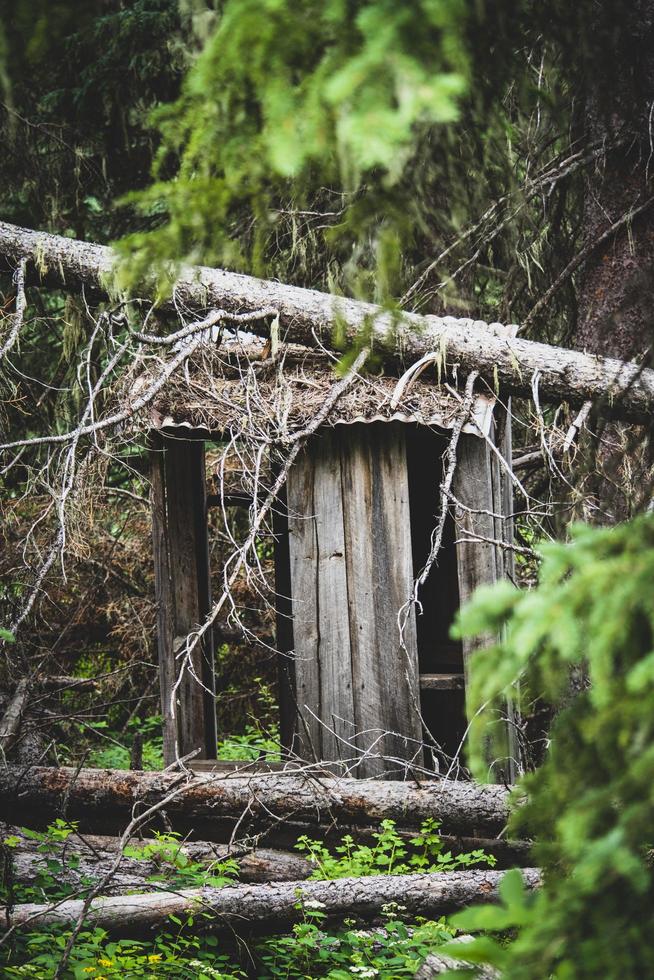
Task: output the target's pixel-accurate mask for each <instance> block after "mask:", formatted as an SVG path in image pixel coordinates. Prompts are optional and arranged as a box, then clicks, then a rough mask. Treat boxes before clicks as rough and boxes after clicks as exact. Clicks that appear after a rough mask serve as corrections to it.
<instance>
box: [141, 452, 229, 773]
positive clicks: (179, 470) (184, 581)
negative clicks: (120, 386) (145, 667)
mask: <svg viewBox="0 0 654 980" xmlns="http://www.w3.org/2000/svg"><path fill="white" fill-rule="evenodd" d="M150 456H151V498H152V536H153V552H154V572H155V599H156V606H157V620H156V621H157V647H158V653H159V680H160V690H161V710H162V715H163V749H164V762H165V764H166V765H170V763H172V762H174V761H175V759H176V758H177V756H178V755H180V756H182V755H186V754H187V753H189V752H192V751H194V750H195V749H199V750H200V757H203V758H211V757H213V756H215V752H216V711H215V680H214V657H213V635H212V631H211V630H209V631H208V632H207V633H206V634H205V637H204V638H203V641H202V643H201V644H199V645H198V647H197V648H196V650H195V651H194V652H193V654H192V655H191V660H192V663H191V664H189V663H186V664H185V663H184V656H185V655H184V653H183V651H184V648H185V645H186V637H187V636H188V634H189V633H192V632H193V630H195V629H197V628H198V626H200V625H201V624H202V623H203V622H204V620H205V618H206V616H207V614H208V613H209V610H210V609H211V581H210V574H209V543H208V534H207V502H206V485H205V468H204V442H202V441H201V440H199V439H181V438H174V437H169V436H164V435H162V434H160V433H154V434H152V436H151V438H150ZM180 670H181V671H182V673H181V680H180V683H179V684H178V686H177V690H176V691H175V694H174V705H173V703H172V698H173V691H174V689H175V684H176V683H177V680H178V678H179V676H180ZM198 679H199V681H200V682H201V683H199V682H198Z"/></svg>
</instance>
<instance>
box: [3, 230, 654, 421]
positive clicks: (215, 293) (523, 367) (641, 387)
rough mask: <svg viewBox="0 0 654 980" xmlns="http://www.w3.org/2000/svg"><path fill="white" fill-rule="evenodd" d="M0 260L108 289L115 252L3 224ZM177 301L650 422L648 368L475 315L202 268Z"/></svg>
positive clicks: (652, 395)
mask: <svg viewBox="0 0 654 980" xmlns="http://www.w3.org/2000/svg"><path fill="white" fill-rule="evenodd" d="M0 256H2V257H3V258H4V260H5V263H6V264H7V265H8V266H9V267H16V266H17V265H18V264H19V263H20V261H21V260H22V259H26V260H27V261H28V263H29V268H28V276H30V277H31V281H32V282H34V281H41V277H42V278H43V281H44V282H45V283H46V284H48V285H54V286H64V287H67V288H71V287H78V286H80V285H85V286H87V287H89V288H91V289H94V290H96V291H97V290H99V291H100V292H106V283H107V281H108V279H109V278H110V275H111V270H112V265H113V262H114V253H113V252H112V251H111V249H109V248H107V247H105V246H102V245H93V244H90V243H88V242H80V241H75V240H74V239H70V238H63V237H60V236H58V235H48V234H45V233H44V232H37V231H31V230H28V229H25V228H18V227H16V226H14V225H9V224H5V223H1V222H0ZM148 291H149V292H150V294H151V295H154V293H155V284H154V283H151V284H149V285H148V284H145V285H144V286H139V295H141V296H142V295H147V293H148ZM175 298H176V300H177V302H178V303H180V304H182V305H183V306H185V307H187V308H191V309H195V310H207V309H211V308H213V309H221V310H225V311H226V312H228V313H241V312H255V311H257V310H267V311H273V310H274V311H275V312H276V313H278V315H279V319H280V326H281V336H282V337H283V338H284V339H286V340H289V341H294V342H295V343H300V344H305V345H307V346H310V347H312V346H316V344H322V345H326V346H329V345H330V344H331V342H332V337H333V333H334V328H335V326H336V324H337V323H338V326H339V328H340V329H341V330H342V331H344V333H345V334H346V335H347V337H348V338H349V339H350V340H352V339H353V338H354V337H356V336H357V335H358V334H359V333H360V331H361V329H362V328H363V327H364V326H366V327H368V328H369V329H371V330H372V334H373V338H374V343H375V346H376V347H377V349H378V351H380V352H381V353H382V355H383V356H384V358H385V359H386V360H387V361H397V360H398V359H399V360H402V361H404V362H408V363H411V362H413V361H416V360H418V358H420V357H422V356H423V355H424V354H426V353H428V352H430V351H445V352H446V359H447V362H448V364H449V365H452V366H453V365H457V366H458V370H459V371H460V372H467V371H470V370H477V371H479V372H480V373H481V375H482V377H484V378H485V380H486V381H487V383H488V384H489V385H490V386H491V389H494V387H495V385H496V384H497V383H498V382H499V383H500V384H501V385H502V386H503V389H504V390H505V391H506V392H507V393H510V392H513V393H515V394H521V395H528V396H530V395H531V383H532V377H533V375H534V374H535V372H538V375H539V394H540V397H541V399H542V400H547V399H550V400H555V401H562V400H565V401H568V402H569V403H571V404H582V403H583V402H586V401H592V402H597V403H598V404H599V405H600V406H601V407H602V410H603V411H604V412H605V413H606V414H611V415H613V416H614V417H616V418H618V417H619V418H624V419H630V420H633V421H641V422H643V421H644V422H648V421H649V419H650V418H651V414H652V411H653V410H654V371H652V370H650V369H648V368H645V369H643V368H641V367H640V366H638V365H636V364H630V363H627V364H623V363H622V362H621V361H617V360H614V359H612V358H605V357H593V356H590V355H587V354H582V353H579V352H577V351H570V350H564V349H563V348H559V347H552V346H549V345H548V344H539V343H536V342H534V341H529V340H520V339H515V338H514V339H511V338H509V337H508V335H507V332H506V331H504V330H502V329H500V327H501V325H500V324H492V325H491V326H490V327H489V325H488V324H486V323H484V322H482V321H478V320H474V321H473V320H470V319H463V318H460V319H457V318H455V317H437V316H426V317H421V316H417V315H416V314H403V315H402V318H401V321H400V322H398V318H397V317H394V316H393V315H391V314H389V313H387V312H384V311H382V310H381V309H380V308H379V307H377V306H373V305H372V304H369V303H362V302H359V301H356V300H351V299H346V298H342V297H338V298H337V297H334V296H330V295H328V294H326V293H321V292H318V291H317V290H313V289H300V288H298V287H297V286H285V285H283V284H281V283H278V282H267V281H264V280H261V279H255V278H253V277H251V276H243V275H237V274H236V273H231V272H225V271H223V270H220V269H208V268H204V267H200V268H196V269H187V270H185V271H184V272H183V274H182V276H181V277H180V279H179V280H178V282H177V285H176V288H175ZM248 329H249V330H252V331H253V332H257V331H258V332H260V333H265V332H266V331H267V329H268V328H267V326H266V323H265V322H264V321H263V319H262V322H260V323H256V322H253V323H250V324H248Z"/></svg>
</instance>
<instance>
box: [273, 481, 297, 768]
mask: <svg viewBox="0 0 654 980" xmlns="http://www.w3.org/2000/svg"><path fill="white" fill-rule="evenodd" d="M275 475H276V474H275ZM272 529H273V535H274V539H275V646H276V648H277V687H278V691H279V736H280V742H281V744H282V746H283V747H284V748H286V749H292V748H293V742H294V739H295V731H296V728H297V718H296V714H297V708H296V704H295V663H294V660H293V608H292V603H291V594H292V593H291V568H290V555H289V541H288V537H289V535H288V510H287V505H286V487H284V488H283V489H282V491H281V493H280V495H279V498H278V500H277V502H276V503H275V505H274V507H273V512H272Z"/></svg>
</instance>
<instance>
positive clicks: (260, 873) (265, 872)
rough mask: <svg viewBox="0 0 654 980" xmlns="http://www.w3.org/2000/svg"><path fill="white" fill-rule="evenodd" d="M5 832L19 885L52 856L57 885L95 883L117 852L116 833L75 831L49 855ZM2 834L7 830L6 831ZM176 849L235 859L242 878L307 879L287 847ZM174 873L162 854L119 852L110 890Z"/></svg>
mask: <svg viewBox="0 0 654 980" xmlns="http://www.w3.org/2000/svg"><path fill="white" fill-rule="evenodd" d="M8 833H9V834H11V835H12V836H16V837H19V843H18V844H17V845H16V846H15V847H12V848H8V849H6V851H5V859H6V860H7V861H9V860H10V861H11V869H10V870H11V878H12V880H13V881H16V882H19V883H21V884H31V883H33V882H34V880H35V878H36V876H37V875H38V874H39V873H40V872H44V871H47V862H48V861H49V860H51V859H54V860H55V861H58V862H60V864H61V865H62V867H61V869H60V870H58V871H57V874H56V877H57V881H58V883H59V884H62V885H69V886H72V887H73V888H75V889H78V888H81V889H83V888H84V887H85V885H88V882H89V880H90V881H92V882H95V881H97V880H98V878H101V877H103V876H104V875H105V874H106V873H107V872H108V871H109V869H110V867H111V866H112V864H113V862H114V860H115V857H116V855H117V854H118V853H119V851H120V838H118V837H106V836H103V835H100V834H85V835H84V836H83V837H77V836H75V835H73V836H71V837H69V838H68V840H67V841H66V842H65V843H62V844H60V845H52V846H50V847H49V849H48V853H47V854H42V853H40V852H39V851H38V847H39V842H38V841H35V840H33V839H30V838H28V837H25V835H24V834H22V833H21V831H20V829H17V828H14V827H10V828H8ZM5 836H6V835H5ZM148 843H152V841H148V840H143V841H139V840H133V841H130V847H136V848H142V847H144V846H145V845H146V844H148ZM179 850H180V852H181V853H182V854H184V855H185V856H186V857H188V858H189V859H190V860H191V861H192V862H194V863H197V864H203V865H205V866H206V867H207V868H208V867H210V866H211V865H215V864H216V862H219V861H225V860H227V859H228V858H229V859H233V860H235V861H236V862H237V863H238V866H239V880H240V881H243V882H264V881H300V880H302V879H304V878H308V877H309V875H310V873H311V870H312V866H311V864H310V862H309V861H307V860H306V858H303V857H301V856H300V855H299V854H291V853H289V852H288V851H277V850H273V849H272V848H260V849H258V850H256V851H248V852H245V853H243V851H242V849H239V848H237V847H229V846H228V845H224V844H213V843H211V842H209V841H188V842H186V843H184V844H180V847H179ZM174 873H175V867H174V864H173V863H172V862H171V861H166V860H163V859H154V858H153V859H150V860H144V859H140V858H139V859H137V858H134V857H123V860H122V862H121V864H120V867H119V869H118V871H117V872H116V873H115V874H114V875H113V876H112V878H111V881H110V883H109V886H108V888H107V893H108V894H120V893H121V892H123V891H125V890H128V889H130V890H133V889H135V888H136V889H147V888H148V879H149V878H151V877H152V876H154V875H156V876H157V877H159V878H161V879H163V881H165V880H166V879H170V878H171V877H172V876H173V875H174Z"/></svg>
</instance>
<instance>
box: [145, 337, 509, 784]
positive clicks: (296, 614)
mask: <svg viewBox="0 0 654 980" xmlns="http://www.w3.org/2000/svg"><path fill="white" fill-rule="evenodd" d="M265 353H266V352H265V351H263V352H262V351H260V349H259V348H258V347H255V349H254V353H253V349H252V347H249V348H248V350H247V351H243V350H241V349H240V347H239V345H234V347H233V348H232V349H231V350H224V349H223V348H222V347H221V348H215V347H211V346H209V347H207V349H205V350H203V351H201V352H200V354H199V355H197V354H196V355H194V358H193V359H192V360H191V362H190V365H189V366H188V367H187V370H186V374H185V378H184V379H183V381H180V382H178V383H177V384H176V386H175V387H174V389H171V388H170V387H169V388H167V389H166V390H165V391H164V393H163V395H162V397H161V398H160V399H159V401H158V402H157V404H156V406H155V408H154V410H153V412H152V415H151V418H150V420H149V424H150V426H151V445H152V462H153V465H152V504H153V540H154V562H155V573H156V597H157V610H158V613H157V633H158V648H159V661H160V676H161V692H162V711H163V716H164V729H165V737H164V754H165V760H166V762H167V763H170V762H172V761H173V760H174V758H175V755H176V753H177V754H179V755H185V754H186V753H188V752H190V751H192V750H194V749H200V750H201V751H200V756H201V757H202V758H205V759H209V760H210V759H211V758H212V757H213V756H215V754H216V738H217V735H218V736H219V735H220V733H217V732H216V712H215V703H216V701H215V699H216V698H218V699H220V691H217V692H215V682H214V667H213V656H214V655H213V642H212V638H211V634H210V632H209V633H208V634H207V636H206V637H205V642H203V643H202V644H201V646H199V647H198V648H197V649H196V651H195V652H194V654H193V657H192V661H193V663H192V665H191V664H190V663H186V666H185V669H184V670H183V671H182V674H181V677H180V666H181V665H182V664H183V663H184V662H185V654H184V650H185V647H186V637H187V634H188V633H189V632H191V631H193V630H194V629H196V628H197V626H198V624H200V623H201V622H203V621H204V619H205V617H206V616H207V613H208V612H209V610H210V608H211V605H212V597H211V586H210V582H211V576H210V570H209V552H210V549H209V544H208V530H207V528H208V523H207V508H208V504H209V505H210V504H211V503H212V499H213V498H215V494H213V495H212V494H211V493H209V492H208V491H207V483H206V476H205V445H206V444H210V443H215V442H218V443H222V444H223V445H224V444H225V443H229V444H230V445H231V446H238V445H239V441H240V442H243V443H247V442H248V441H250V443H251V444H252V445H253V446H255V447H261V448H260V449H259V448H258V449H257V453H256V454H255V455H257V458H259V459H264V458H265V457H266V452H268V450H267V449H266V446H268V447H278V452H277V456H276V458H277V462H276V463H275V461H274V460H273V458H272V457H273V456H274V453H273V452H272V449H270V451H269V456H270V459H269V463H268V464H267V465H270V467H271V470H272V471H274V470H275V466H277V467H279V465H280V463H279V460H280V459H283V458H284V453H285V452H287V449H285V447H290V446H291V445H292V444H293V440H294V437H295V436H296V435H298V434H299V433H302V432H303V431H306V429H307V427H308V426H310V423H311V420H312V419H313V418H315V415H316V411H317V409H318V407H319V406H320V405H322V404H323V403H324V399H325V397H326V395H327V394H328V392H329V391H330V390H331V388H332V386H333V385H334V384H335V383H336V377H335V375H334V372H333V369H332V366H331V365H330V363H329V361H328V360H327V358H326V356H325V355H322V354H316V353H315V352H309V351H307V350H303V349H300V348H290V347H289V348H286V349H284V351H283V352H282V353H281V354H278V355H277V357H276V358H275V359H274V360H268V361H267V360H265ZM262 357H264V359H263V360H261V358H262ZM397 382H398V379H397V377H392V376H372V377H371V376H367V377H363V378H360V379H357V380H356V382H354V384H353V385H351V386H350V387H349V388H348V390H347V391H346V392H345V393H344V394H343V395H342V397H341V398H340V399H339V400H338V402H337V403H336V405H335V406H334V408H333V409H332V411H331V412H330V413H329V415H328V417H327V418H326V420H325V421H324V423H323V424H322V425H321V426H320V427H319V428H318V429H317V431H315V433H313V434H312V435H311V437H310V438H309V439H308V441H307V443H306V445H305V447H304V449H303V451H302V452H301V453H300V455H299V456H298V457H297V459H296V460H295V461H294V463H293V465H292V466H291V468H290V470H289V472H288V476H287V479H286V483H285V486H284V489H283V491H282V492H281V493H280V494H279V498H278V501H277V504H276V506H275V509H274V518H273V532H274V567H275V583H274V593H275V597H276V598H275V604H276V624H277V627H276V646H277V649H278V657H279V707H280V727H281V740H282V745H283V748H284V750H285V752H286V753H287V755H288V758H289V759H296V760H297V759H300V760H307V761H308V762H315V763H321V764H324V765H329V766H331V767H332V768H334V767H336V768H338V767H339V766H341V767H342V768H343V769H345V770H347V771H348V773H350V774H351V775H356V776H360V777H369V776H379V775H382V774H384V775H386V776H390V777H391V778H392V777H395V778H406V777H407V775H408V774H409V775H410V774H411V772H416V771H417V772H423V771H424V770H430V769H433V768H435V767H436V768H438V769H440V771H441V772H442V771H444V768H446V767H447V764H448V763H447V760H448V757H452V756H454V755H455V753H456V751H457V747H458V745H459V743H460V740H461V738H462V737H463V735H464V731H465V728H466V714H465V683H466V673H467V667H468V659H469V654H470V653H471V650H472V645H471V644H470V643H469V642H465V643H463V644H462V643H459V642H455V641H453V640H451V639H450V638H449V629H450V626H451V623H452V621H453V618H454V616H455V613H456V610H457V609H458V607H459V605H460V604H461V603H462V602H464V601H465V600H467V599H468V597H469V596H470V595H471V593H472V592H473V590H474V589H475V588H476V587H477V586H478V585H480V584H482V583H489V582H494V581H496V580H497V579H498V578H500V577H502V576H504V575H506V574H510V571H511V569H510V562H511V550H510V548H506V546H505V545H506V544H507V543H509V544H510V541H511V533H512V532H511V512H512V483H511V475H510V472H509V467H510V460H511V451H510V450H511V434H510V419H509V416H508V415H507V411H506V408H505V407H502V406H501V405H500V403H499V401H498V400H497V399H496V398H495V397H494V396H493V395H492V393H489V392H483V391H480V393H479V394H477V395H476V396H475V399H474V404H473V408H472V411H471V413H470V417H469V418H468V420H467V421H466V423H465V425H464V427H463V430H462V433H461V435H460V438H459V443H458V452H457V466H456V470H455V475H454V482H453V486H452V493H453V500H452V505H451V507H450V512H449V514H448V517H447V521H446V524H445V533H444V539H443V545H442V549H441V551H440V553H439V558H438V561H437V563H436V565H435V566H434V567H433V569H432V571H431V574H430V575H429V578H428V579H427V581H426V583H425V584H424V585H423V586H422V587H421V589H420V590H419V593H418V596H417V599H418V602H417V603H415V602H411V601H410V600H411V597H412V595H413V588H414V580H415V579H416V577H417V575H418V574H419V573H420V571H421V569H422V568H423V566H424V564H425V561H426V559H427V556H428V555H429V551H430V544H431V536H432V533H433V531H434V528H435V526H436V524H437V522H438V519H439V513H440V489H439V488H440V484H441V481H442V477H443V465H444V463H443V458H444V454H445V451H446V448H447V445H448V441H449V438H450V434H451V429H452V427H453V425H454V424H455V422H456V420H457V419H458V417H459V415H460V413H461V396H460V394H459V393H458V392H456V391H455V390H452V389H448V388H446V387H445V386H444V385H441V384H440V383H439V378H438V373H437V371H436V369H435V368H432V369H431V370H430V372H425V373H423V374H422V375H421V377H420V378H419V379H417V380H415V381H414V382H413V383H412V384H411V385H409V386H407V387H406V390H405V391H404V392H403V394H402V398H401V403H400V404H399V405H397V404H395V403H394V402H393V395H394V393H396V391H397ZM503 460H504V461H507V464H508V465H504V464H503ZM241 492H242V491H241ZM242 495H243V498H244V499H246V500H247V499H248V495H247V493H242ZM230 500H231V498H230ZM223 504H224V500H223ZM214 692H215V694H214ZM507 744H509V742H507ZM511 756H512V752H511V750H510V749H506V748H505V749H503V750H502V751H501V752H500V753H499V755H498V758H497V760H496V763H495V764H496V770H495V774H496V776H497V777H498V778H499V779H509V778H510V777H511V775H512V773H513V768H512V766H513V762H512V758H511Z"/></svg>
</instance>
